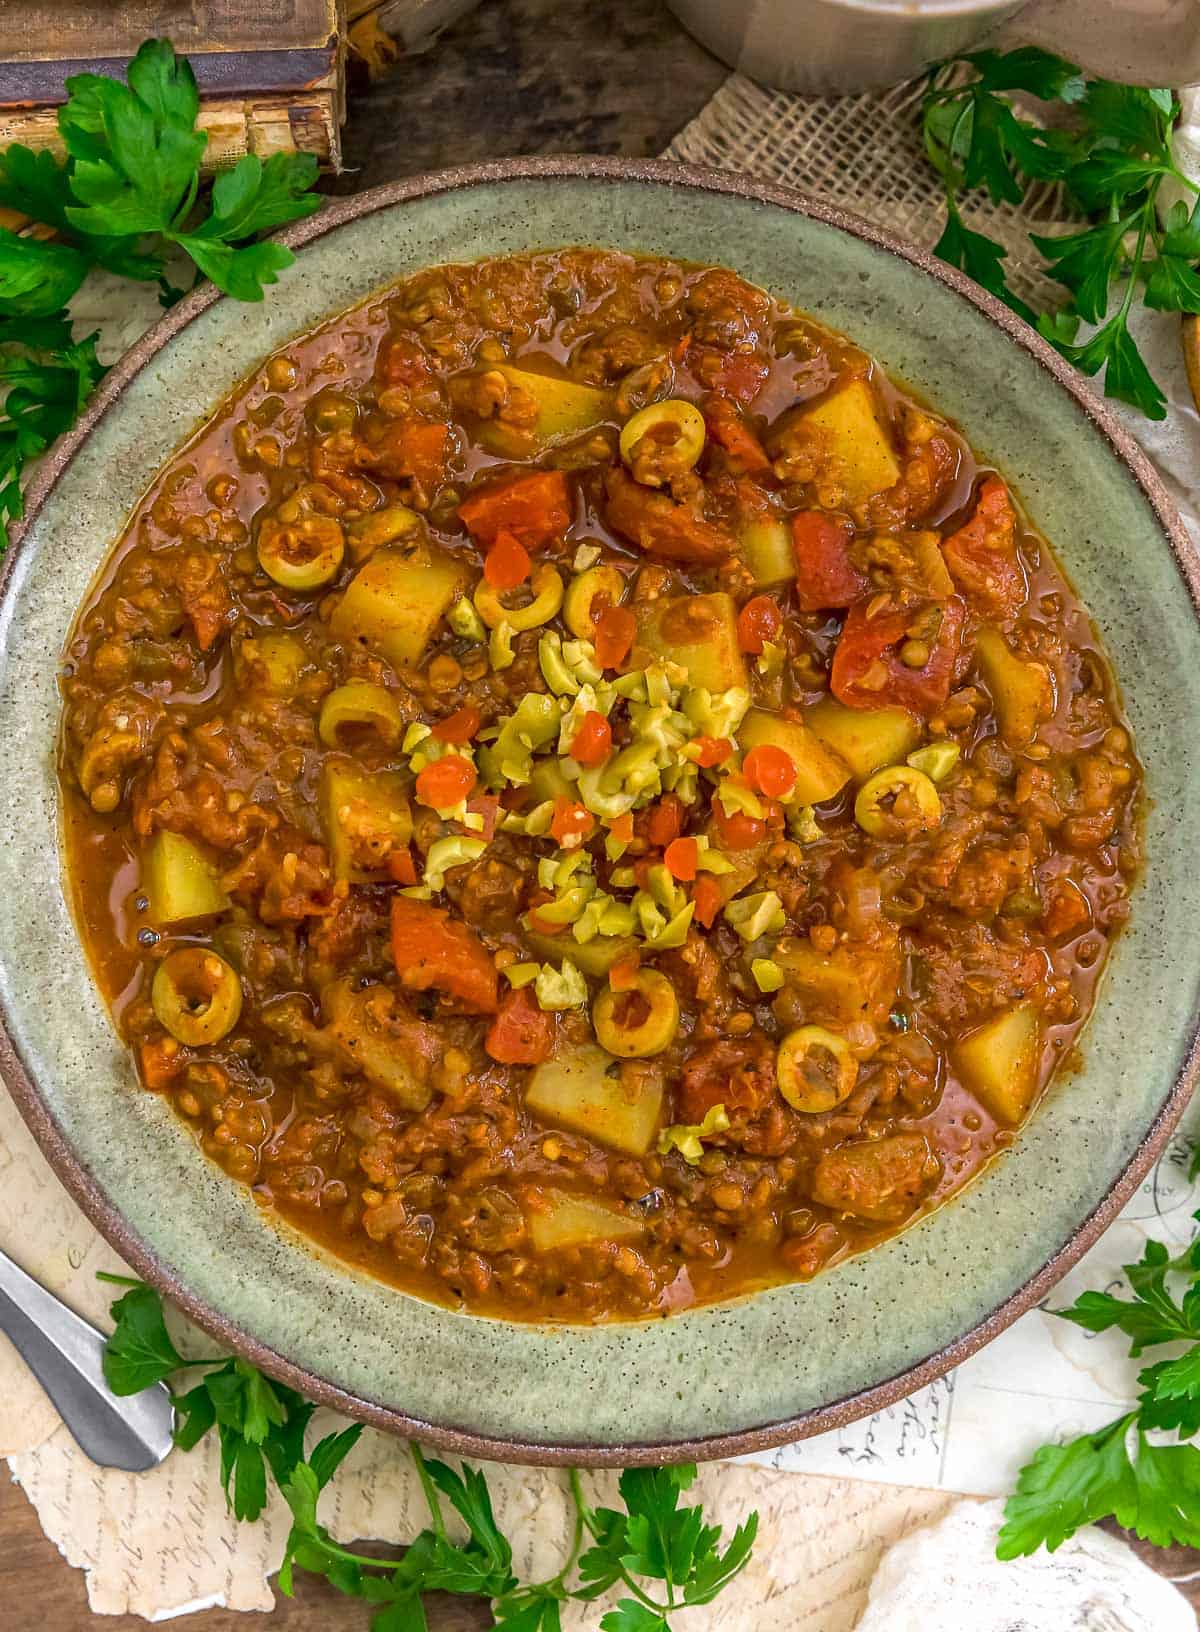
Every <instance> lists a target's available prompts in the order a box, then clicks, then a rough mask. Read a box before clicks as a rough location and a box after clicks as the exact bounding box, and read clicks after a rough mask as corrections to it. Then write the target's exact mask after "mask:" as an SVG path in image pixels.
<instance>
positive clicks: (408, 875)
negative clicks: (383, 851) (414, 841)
mask: <svg viewBox="0 0 1200 1632" xmlns="http://www.w3.org/2000/svg"><path fill="white" fill-rule="evenodd" d="M388 873H389V874H390V876H391V878H392V879H393V880H394V882H395V883H397V884H405V885H412V884H415V883H416V882H417V869H416V867H415V865H414V863H413V858H412V851H411V850H410V849H409V848H408V846H407V845H405V847H404V848H403V849H402V850H393V851H392V853H391V855H390V856H389V857H388Z"/></svg>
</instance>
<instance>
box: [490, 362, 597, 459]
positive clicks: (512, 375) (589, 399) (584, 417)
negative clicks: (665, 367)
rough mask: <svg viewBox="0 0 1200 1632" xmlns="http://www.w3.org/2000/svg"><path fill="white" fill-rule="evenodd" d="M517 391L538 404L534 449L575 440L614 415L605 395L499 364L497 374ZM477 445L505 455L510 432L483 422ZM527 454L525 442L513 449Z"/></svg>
mask: <svg viewBox="0 0 1200 1632" xmlns="http://www.w3.org/2000/svg"><path fill="white" fill-rule="evenodd" d="M496 372H497V373H499V374H503V376H504V378H505V379H506V380H507V381H508V383H509V384H510V385H511V386H512V387H513V388H514V390H516V391H523V392H524V393H525V394H526V395H527V396H530V397H532V398H533V400H534V401H535V402H536V403H537V409H538V411H537V418H536V419H535V420H534V422H533V424H532V426H530V427H529V431H530V432H532V437H533V442H534V445H535V447H536V448H538V449H541V448H544V447H547V446H548V445H549V444H550V443H551V442H557V441H559V440H560V439H561V438H562V437H566V436H578V435H579V434H580V433H581V432H583V431H588V430H591V428H592V426H593V425H599V424H600V423H601V422H602V421H603V420H605V419H610V418H611V417H612V414H613V402H612V397H611V396H610V395H609V393H608V392H607V391H598V390H596V388H595V387H594V386H591V385H580V384H578V383H577V382H576V381H575V380H561V379H556V378H555V376H554V375H552V374H537V373H535V372H533V370H531V369H525V368H513V367H512V366H511V365H510V364H507V363H502V364H501V365H500V366H499V368H498V369H497V370H496ZM480 441H482V442H484V443H486V444H488V445H492V446H495V447H498V448H500V449H501V451H504V449H505V448H506V446H507V445H508V444H509V442H510V441H512V432H511V431H510V430H509V428H508V427H507V426H506V425H504V424H502V423H501V422H500V421H498V420H485V421H484V424H483V426H482V427H481V429H480ZM522 444H523V448H522V451H524V452H528V451H529V444H528V440H527V439H526V438H522V439H521V443H517V444H514V446H517V447H521V446H522Z"/></svg>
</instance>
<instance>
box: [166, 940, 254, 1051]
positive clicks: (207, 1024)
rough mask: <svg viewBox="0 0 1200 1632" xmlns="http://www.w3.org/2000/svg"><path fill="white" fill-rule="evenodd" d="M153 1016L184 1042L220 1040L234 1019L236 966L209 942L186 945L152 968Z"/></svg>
mask: <svg viewBox="0 0 1200 1632" xmlns="http://www.w3.org/2000/svg"><path fill="white" fill-rule="evenodd" d="M150 1004H151V1007H152V1008H153V1010H154V1016H155V1019H156V1020H157V1021H158V1023H159V1024H160V1025H161V1026H165V1027H166V1029H167V1030H168V1031H169V1032H170V1033H171V1036H172V1037H174V1038H175V1039H176V1041H177V1042H180V1043H183V1044H184V1045H185V1046H186V1047H188V1048H205V1047H207V1045H208V1044H210V1043H218V1042H220V1040H221V1038H222V1037H224V1036H226V1035H227V1034H228V1033H229V1032H231V1031H232V1030H233V1028H234V1026H236V1025H237V1023H238V1016H239V1015H240V1014H241V1012H242V983H241V981H240V980H239V979H238V976H237V971H236V970H235V969H233V968H232V967H231V966H230V965H229V964H227V963H226V962H225V959H224V958H221V957H218V956H217V954H216V953H215V952H214V951H212V949H211V948H210V947H207V946H185V947H181V948H180V949H179V951H178V952H172V953H171V954H170V955H169V956H168V957H166V958H164V959H163V961H162V962H161V963H160V964H159V966H158V968H157V969H156V970H155V972H154V981H153V983H152V985H151V987H150Z"/></svg>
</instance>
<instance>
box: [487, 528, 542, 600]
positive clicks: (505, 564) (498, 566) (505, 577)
mask: <svg viewBox="0 0 1200 1632" xmlns="http://www.w3.org/2000/svg"><path fill="white" fill-rule="evenodd" d="M531 564H532V563H531V562H530V559H529V551H528V550H527V549H526V548H525V546H524V544H522V543H521V540H520V539H519V538H516V537H514V535H513V534H512V533H509V532H499V533H497V534H496V542H495V543H494V544H493V545H492V547H491V549H490V550H489V551H488V552H487V554H486V555H485V556H484V558H483V576H484V577H485V578H486V579H487V581H488V583H489V584H491V586H492V588H493V589H497V590H501V591H503V590H506V589H516V587H517V585H518V584H523V583H524V582H525V580H526V578H528V577H529V568H530V566H531Z"/></svg>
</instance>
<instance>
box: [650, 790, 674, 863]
mask: <svg viewBox="0 0 1200 1632" xmlns="http://www.w3.org/2000/svg"><path fill="white" fill-rule="evenodd" d="M682 832H683V801H682V800H681V799H679V798H677V797H676V795H675V794H673V793H664V794H663V796H662V798H661V799H660V800H659V801H658V803H657V804H656V805H651V806H650V807H649V809H648V810H647V812H646V837H647V838H648V839H649V841H650V843H651V844H653V845H657V846H658V848H659V849H660V850H665V849H666V847H667V845H669V844H670V842H671V840H672V839H677V838H678V837H679V835H680V834H681V833H682Z"/></svg>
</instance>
